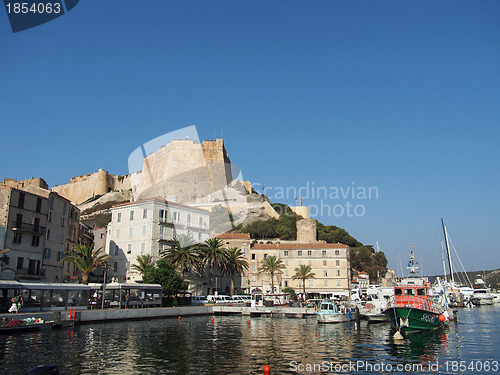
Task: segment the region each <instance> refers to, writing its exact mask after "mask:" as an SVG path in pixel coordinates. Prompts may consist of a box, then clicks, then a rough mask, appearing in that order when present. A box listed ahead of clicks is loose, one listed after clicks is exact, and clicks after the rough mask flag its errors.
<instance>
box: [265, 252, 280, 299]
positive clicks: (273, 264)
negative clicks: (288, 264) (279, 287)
mask: <svg viewBox="0 0 500 375" xmlns="http://www.w3.org/2000/svg"><path fill="white" fill-rule="evenodd" d="M283 268H285V265H284V264H283V261H282V260H281V259H279V258H276V256H274V255H270V256H268V257H266V258H264V259H263V260H262V265H261V267H260V268H259V273H270V274H271V293H274V274H276V273H281V270H282V269H283Z"/></svg>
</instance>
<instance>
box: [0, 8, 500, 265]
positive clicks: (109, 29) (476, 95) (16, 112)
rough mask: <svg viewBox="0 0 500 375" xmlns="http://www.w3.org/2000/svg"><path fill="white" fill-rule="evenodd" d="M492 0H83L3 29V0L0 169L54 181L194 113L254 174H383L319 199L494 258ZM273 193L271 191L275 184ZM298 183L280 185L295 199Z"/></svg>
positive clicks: (321, 177)
mask: <svg viewBox="0 0 500 375" xmlns="http://www.w3.org/2000/svg"><path fill="white" fill-rule="evenodd" d="M499 14H500V3H499V2H498V1H481V2H474V1H455V2H445V1H419V2H417V1H404V2H402V1H377V2H369V1H311V2H302V1H301V2H299V1H293V0H292V1H272V2H268V1H217V2H202V1H191V2H171V1H159V0H146V1H142V2H137V1H126V0H120V1H117V0H115V1H98V0H85V1H80V3H79V4H78V5H77V6H76V7H75V8H74V9H73V10H72V11H71V12H69V13H68V14H66V15H64V16H62V17H60V18H58V19H56V20H54V21H52V22H49V23H47V24H45V25H41V26H38V27H36V28H33V29H30V30H26V31H23V32H19V33H16V34H13V33H12V32H11V30H10V26H9V25H8V20H7V15H6V12H5V9H3V8H2V9H0V56H1V57H2V69H1V70H0V82H1V84H0V124H1V126H2V135H1V139H2V141H3V142H2V151H3V152H2V154H3V156H4V162H3V163H2V166H1V168H0V178H4V177H14V178H17V179H23V178H29V177H31V176H35V177H37V176H40V177H43V178H44V179H45V180H46V181H47V182H48V183H49V184H50V185H56V184H61V183H65V182H67V181H69V178H70V177H71V176H75V175H79V174H85V173H91V172H93V171H96V170H97V169H98V168H104V169H106V170H108V171H110V172H111V173H115V174H126V173H127V167H128V165H127V161H128V156H129V154H130V153H131V152H132V151H133V150H134V149H135V148H137V147H138V146H140V145H141V144H143V143H145V142H147V141H148V140H150V139H153V138H155V137H158V136H160V135H162V134H164V133H167V132H169V131H173V130H176V129H179V128H182V127H185V126H189V125H192V124H194V125H196V127H197V129H198V132H199V136H200V139H213V138H214V137H216V138H220V137H223V138H224V140H225V144H226V148H227V150H228V152H229V155H230V158H231V160H232V162H233V163H235V164H237V165H238V166H239V167H241V169H242V170H243V177H244V178H245V179H248V180H250V181H252V182H254V183H257V184H260V186H262V187H266V186H267V187H268V188H269V187H284V188H286V187H296V188H297V189H298V188H299V187H301V186H306V184H307V183H309V184H312V182H314V183H315V185H316V186H324V187H326V188H331V187H336V188H341V187H342V188H344V189H345V188H347V187H350V186H353V183H354V186H356V187H366V188H368V187H376V188H377V190H378V198H377V199H375V198H373V197H372V199H365V200H362V199H354V200H353V199H337V200H334V199H327V200H326V201H324V202H320V201H319V200H314V199H304V204H308V205H317V206H321V204H323V205H329V206H330V207H333V206H335V205H341V206H344V207H345V205H346V204H347V201H349V204H352V205H362V206H363V208H364V215H363V216H362V217H357V216H353V217H348V216H347V215H346V214H344V215H339V216H335V215H332V214H330V215H326V214H325V215H323V217H321V216H316V218H317V219H319V220H320V221H322V222H323V223H325V224H333V225H338V226H340V227H343V228H345V229H347V230H348V231H349V232H350V233H351V234H352V235H353V236H354V237H356V238H357V239H359V240H360V241H361V242H363V243H367V244H375V242H376V241H378V242H379V244H380V247H381V249H382V250H383V251H384V252H385V253H386V255H387V256H388V258H389V261H390V267H391V268H393V269H397V268H398V263H397V258H398V256H400V257H401V259H402V261H401V263H402V264H403V265H404V264H405V263H406V259H407V256H408V253H409V249H410V245H411V244H414V245H415V247H416V252H417V258H420V259H422V261H421V264H422V266H423V271H424V273H437V272H440V271H441V246H440V240H441V237H442V235H441V231H440V230H441V228H440V218H441V217H444V219H445V222H446V223H447V225H448V229H449V232H450V235H451V239H452V241H453V243H454V244H455V246H456V248H457V250H458V252H459V254H460V257H461V258H462V261H463V263H464V264H465V266H466V268H467V269H469V270H474V269H492V268H498V267H500V256H499V255H498V254H499V245H498V240H497V233H498V226H499V224H500V220H499V216H500V215H499V212H500V204H499V198H498V196H497V194H498V186H499V185H500V178H499V168H498V161H499V160H500V151H499V148H498V143H499V140H500V130H499V129H500V127H499V125H500V124H499V119H500V105H499V103H500V74H499V73H500V72H499V70H500V69H499V67H500V23H499V22H498V15H499ZM271 198H272V197H271ZM295 198H296V197H288V199H283V200H282V201H283V202H284V203H288V204H295Z"/></svg>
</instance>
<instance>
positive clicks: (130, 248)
mask: <svg viewBox="0 0 500 375" xmlns="http://www.w3.org/2000/svg"><path fill="white" fill-rule="evenodd" d="M131 253H132V244H131V243H129V244H128V245H127V254H131Z"/></svg>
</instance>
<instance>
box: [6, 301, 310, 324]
mask: <svg viewBox="0 0 500 375" xmlns="http://www.w3.org/2000/svg"><path fill="white" fill-rule="evenodd" d="M225 314H241V315H248V316H252V315H273V316H278V317H302V316H305V315H313V314H314V309H311V308H305V307H246V306H217V305H205V306H183V307H156V308H144V309H140V308H138V309H128V310H124V309H123V310H119V309H105V310H76V317H75V322H76V323H92V322H107V321H120V320H128V319H135V320H140V319H155V318H177V317H179V316H181V317H188V316H200V315H225ZM32 317H34V318H39V319H40V318H41V319H43V320H44V321H52V320H53V321H61V322H71V321H72V320H71V319H70V310H62V311H43V312H25V313H19V314H0V319H1V318H8V319H24V318H32Z"/></svg>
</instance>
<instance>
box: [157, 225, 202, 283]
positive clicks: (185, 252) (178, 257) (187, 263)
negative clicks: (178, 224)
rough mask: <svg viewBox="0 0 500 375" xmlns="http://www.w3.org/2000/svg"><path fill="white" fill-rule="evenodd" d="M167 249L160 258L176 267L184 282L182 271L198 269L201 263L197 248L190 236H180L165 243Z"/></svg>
mask: <svg viewBox="0 0 500 375" xmlns="http://www.w3.org/2000/svg"><path fill="white" fill-rule="evenodd" d="M167 246H168V247H169V248H168V249H167V251H166V252H165V253H163V254H162V257H163V258H165V259H166V260H168V261H169V262H170V263H172V264H173V265H174V266H175V267H178V268H179V270H180V273H181V278H182V280H184V271H185V270H190V269H191V268H195V267H198V266H199V265H200V263H201V260H200V256H199V253H198V247H197V246H196V243H195V242H194V240H193V238H192V237H191V236H187V235H185V234H180V235H179V236H178V237H174V239H172V240H170V241H168V242H167Z"/></svg>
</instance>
